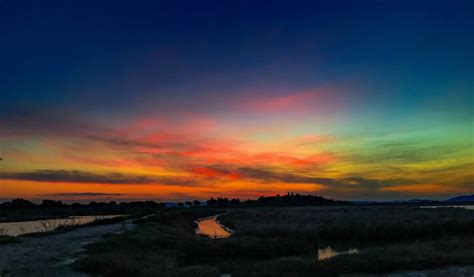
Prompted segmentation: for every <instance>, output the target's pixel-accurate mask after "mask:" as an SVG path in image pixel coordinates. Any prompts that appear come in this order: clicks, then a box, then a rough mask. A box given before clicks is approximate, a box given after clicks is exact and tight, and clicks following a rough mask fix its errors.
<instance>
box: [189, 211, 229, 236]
mask: <svg viewBox="0 0 474 277" xmlns="http://www.w3.org/2000/svg"><path fill="white" fill-rule="evenodd" d="M218 216H219V215H215V216H211V217H206V218H201V219H199V220H197V221H196V224H197V225H198V227H197V229H196V233H197V234H198V235H203V236H208V237H211V238H214V239H221V238H227V237H229V236H230V235H231V234H232V231H231V230H229V229H228V228H226V227H225V226H223V225H222V224H220V223H219V220H218V219H217V217H218Z"/></svg>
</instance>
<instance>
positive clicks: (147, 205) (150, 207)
mask: <svg viewBox="0 0 474 277" xmlns="http://www.w3.org/2000/svg"><path fill="white" fill-rule="evenodd" d="M159 207H164V204H160V203H157V202H155V201H134V202H120V203H117V202H116V201H110V202H90V203H88V204H81V203H71V204H66V203H63V202H61V201H56V200H43V201H42V202H41V203H38V204H36V203H33V202H31V201H28V200H25V199H21V198H17V199H13V200H12V201H9V202H3V203H1V204H0V222H8V221H28V220H38V219H48V218H61V217H68V216H82V215H118V214H132V213H133V214H136V213H146V212H152V211H154V210H156V209H157V208H159Z"/></svg>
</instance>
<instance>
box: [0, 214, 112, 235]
mask: <svg viewBox="0 0 474 277" xmlns="http://www.w3.org/2000/svg"><path fill="white" fill-rule="evenodd" d="M119 216H120V215H101V216H71V217H68V218H60V219H42V220H34V221H21V222H5V223H0V234H4V235H10V236H19V235H23V234H28V233H38V232H49V231H52V230H54V229H56V228H57V227H59V226H74V225H83V224H87V223H91V222H93V221H95V220H97V219H107V218H115V217H119Z"/></svg>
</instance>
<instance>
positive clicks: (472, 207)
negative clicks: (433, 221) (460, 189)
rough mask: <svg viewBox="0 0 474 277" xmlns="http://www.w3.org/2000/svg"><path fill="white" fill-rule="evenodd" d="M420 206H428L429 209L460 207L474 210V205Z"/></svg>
mask: <svg viewBox="0 0 474 277" xmlns="http://www.w3.org/2000/svg"><path fill="white" fill-rule="evenodd" d="M420 208H428V209H436V208H458V209H466V210H474V205H449V206H420Z"/></svg>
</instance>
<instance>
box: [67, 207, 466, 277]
mask: <svg viewBox="0 0 474 277" xmlns="http://www.w3.org/2000/svg"><path fill="white" fill-rule="evenodd" d="M216 213H218V211H216V210H210V209H204V208H202V209H190V210H164V211H159V212H158V213H157V214H156V215H155V216H152V217H149V218H147V219H143V220H138V221H137V224H138V226H137V228H136V229H135V230H133V231H129V232H126V233H124V234H120V235H110V236H108V237H107V238H104V240H102V241H100V242H97V243H94V244H92V245H90V246H88V248H87V251H86V256H84V257H83V258H81V259H79V260H78V261H77V262H76V263H75V265H74V266H75V268H76V269H79V270H82V271H85V272H89V273H93V274H101V275H104V276H156V274H157V273H159V275H160V276H185V275H192V276H219V275H220V274H224V273H232V276H308V275H318V276H334V275H338V274H344V273H384V272H391V271H395V270H411V269H430V268H437V267H443V266H450V265H467V264H474V250H473V249H474V232H473V230H474V212H473V211H466V210H461V209H437V210H429V209H417V208H405V207H319V208H313V207H305V208H248V209H231V210H228V212H227V213H226V214H224V215H222V216H221V217H220V220H221V222H222V223H223V224H226V225H227V226H229V227H231V228H232V229H234V231H235V233H234V235H233V236H231V237H230V238H227V239H218V240H213V239H210V238H206V237H198V236H196V235H195V228H196V224H195V223H194V220H195V219H196V218H200V217H205V216H208V215H212V214H216ZM328 245H331V246H332V247H333V248H336V249H337V248H339V249H347V248H349V247H358V248H359V249H360V253H359V254H358V255H340V256H336V257H334V258H331V259H328V260H324V261H318V259H317V254H316V253H317V249H318V248H321V247H325V246H328Z"/></svg>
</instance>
